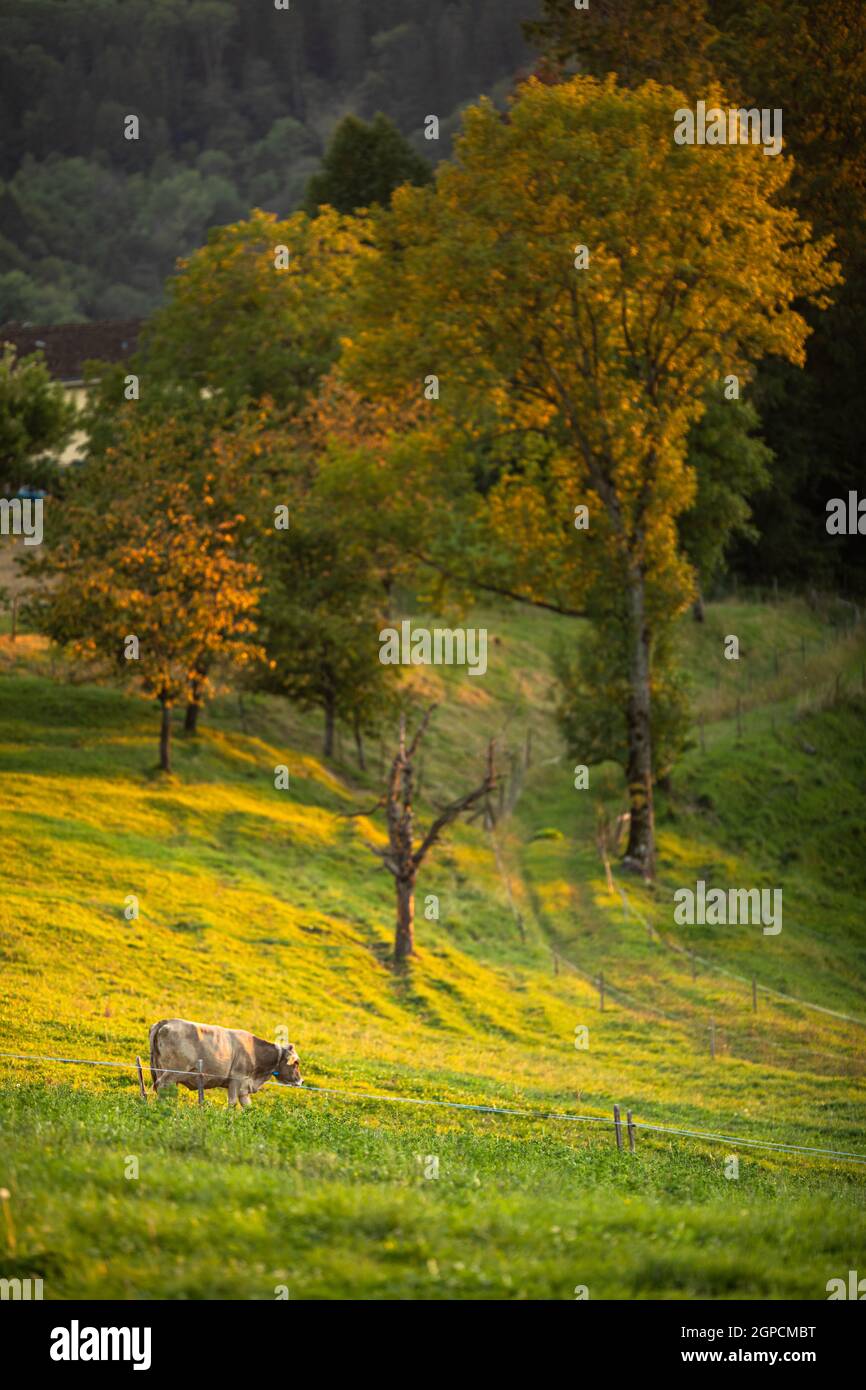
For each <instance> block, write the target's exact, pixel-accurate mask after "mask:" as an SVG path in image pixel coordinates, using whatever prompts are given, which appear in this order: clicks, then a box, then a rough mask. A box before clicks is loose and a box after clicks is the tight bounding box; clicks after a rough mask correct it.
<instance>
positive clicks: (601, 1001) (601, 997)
mask: <svg viewBox="0 0 866 1390" xmlns="http://www.w3.org/2000/svg"><path fill="white" fill-rule="evenodd" d="M598 1007H599V1009H600V1010H601V1012H602V1013H604V971H603V970H599V972H598Z"/></svg>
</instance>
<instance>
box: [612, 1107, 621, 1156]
mask: <svg viewBox="0 0 866 1390" xmlns="http://www.w3.org/2000/svg"><path fill="white" fill-rule="evenodd" d="M613 1127H614V1129H615V1130H616V1147H617V1148H618V1149H619V1151H620V1153H622V1120H621V1119H620V1118H619V1106H618V1105H615V1106H614V1107H613Z"/></svg>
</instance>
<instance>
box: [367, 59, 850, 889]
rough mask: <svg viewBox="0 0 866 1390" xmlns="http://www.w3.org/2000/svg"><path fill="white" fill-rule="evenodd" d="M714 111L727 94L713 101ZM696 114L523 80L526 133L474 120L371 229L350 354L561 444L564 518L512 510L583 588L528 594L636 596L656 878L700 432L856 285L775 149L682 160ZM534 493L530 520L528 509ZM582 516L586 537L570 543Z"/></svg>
mask: <svg viewBox="0 0 866 1390" xmlns="http://www.w3.org/2000/svg"><path fill="white" fill-rule="evenodd" d="M717 97H720V94H718V93H714V92H713V91H712V90H710V91H709V92H708V94H707V99H708V104H710V103H712V102H714V101H715V100H716V98H717ZM684 104H685V98H684V97H683V95H682V94H681V93H680V92H677V91H674V90H671V89H664V88H661V87H658V86H656V85H654V84H648V85H646V86H645V87H642V88H640V89H639V90H637V91H634V92H631V91H626V90H623V89H621V88H619V87H618V86H617V85H616V83H615V81H613V80H612V79H611V80H607V81H605V82H598V81H596V80H595V79H593V78H589V77H576V78H574V79H572V80H571V81H568V82H563V83H560V84H557V85H553V86H547V85H543V84H541V83H539V82H537V81H530V82H528V83H526V84H524V85H523V86H521V88H520V89H519V90H518V93H517V94H516V96H515V99H514V101H513V102H512V105H511V108H510V111H509V113H508V115H507V118H503V117H502V116H501V115H500V114H499V113H498V112H497V111H496V110H495V109H494V107H493V106H492V105H491V104H490V103H488V102H482V103H481V104H480V105H478V106H476V107H473V108H470V110H469V111H468V112H467V114H466V117H465V124H464V130H463V134H462V136H461V138H460V139H459V141H458V142H457V148H456V158H455V161H454V162H453V164H450V165H447V166H443V167H441V168H440V172H439V175H438V177H437V183H436V187H435V189H413V188H408V187H406V188H402V189H399V190H398V191H397V192H396V193H395V195H394V198H393V200H392V205H391V209H390V210H389V211H387V212H381V213H377V214H375V215H374V217H373V219H372V225H373V228H374V233H373V235H374V237H375V240H376V244H377V247H378V255H377V257H376V259H375V260H374V261H372V262H370V263H369V265H368V266H367V267H366V268H365V269H362V272H361V283H362V291H361V299H360V307H359V310H358V326H357V328H356V330H355V334H354V343H353V346H352V347H351V349H350V351H349V355H348V368H349V370H350V371H351V372H352V373H354V374H355V376H356V378H357V379H359V380H362V381H364V382H366V383H368V385H369V384H370V383H375V384H377V385H378V387H379V389H380V390H381V391H387V390H389V389H393V388H394V385H395V384H397V383H399V385H400V387H401V388H405V385H406V383H407V381H414V382H415V383H416V384H417V386H420V383H421V382H423V381H424V379H425V377H426V376H427V375H428V374H430V373H431V372H432V373H435V374H436V376H437V377H438V380H439V384H440V395H441V400H440V405H441V406H442V407H443V408H444V409H446V410H453V411H455V412H457V413H460V414H462V415H465V416H468V417H471V416H472V415H473V413H476V414H482V413H483V414H487V413H489V411H490V410H491V408H495V410H496V412H497V413H498V414H499V416H500V417H501V420H502V422H503V427H510V428H513V429H515V430H520V429H523V430H531V429H534V430H535V431H537V432H539V433H541V434H542V435H544V436H545V437H546V438H547V439H548V440H549V441H550V444H551V447H552V449H553V455H554V457H555V458H556V459H557V460H558V462H557V470H558V471H557V478H558V480H559V484H560V486H559V488H558V490H557V491H556V492H555V495H554V497H553V500H552V501H549V500H547V496H545V495H542V496H540V497H539V495H538V493H537V492H536V493H535V496H534V497H533V496H532V492H533V489H532V487H531V485H530V484H529V483H528V482H527V481H526V480H525V479H518V483H519V485H518V486H517V487H510V488H508V489H507V491H506V490H505V489H506V484H505V483H503V482H500V483H499V484H498V485H497V488H496V489H495V492H496V493H497V494H498V495H499V496H500V498H501V497H502V496H503V493H505V496H504V502H503V505H502V524H503V526H504V528H505V531H506V533H510V534H511V535H512V536H513V537H514V550H515V552H516V553H523V554H526V553H528V554H529V555H531V556H533V557H535V553H536V549H537V545H536V533H535V529H534V528H533V527H532V525H531V523H530V520H529V518H530V517H532V518H534V516H535V514H536V513H539V512H540V513H545V512H547V515H546V517H545V519H544V520H543V524H542V525H541V526H540V527H539V528H538V535H539V536H540V537H542V538H543V541H544V543H546V541H547V537H548V535H549V533H550V532H553V533H554V535H555V537H556V552H555V553H559V554H563V552H564V546H565V541H564V538H565V536H566V535H568V536H569V538H570V541H571V557H572V558H571V559H570V561H567V573H568V577H569V587H570V594H569V596H568V598H567V600H566V601H565V602H559V603H557V604H551V595H550V593H549V592H547V591H546V589H545V588H541V587H540V585H539V580H540V581H541V582H543V577H544V574H545V572H548V571H549V569H550V561H549V560H548V559H546V558H543V557H542V558H537V559H535V558H534V559H533V560H532V562H531V563H530V564H529V566H528V568H526V567H522V568H519V569H515V570H514V574H513V580H512V582H511V584H510V585H509V586H507V587H509V588H510V590H511V591H512V592H514V593H515V594H516V595H517V596H518V597H522V598H524V599H530V600H535V601H543V602H546V603H548V605H549V606H559V607H561V608H563V609H564V610H566V611H572V612H581V611H584V605H585V602H586V600H587V598H588V597H589V598H592V597H593V595H595V596H596V600H597V596H598V595H599V593H600V592H602V591H603V589H601V590H600V588H599V586H600V585H601V586H605V585H606V586H608V588H612V589H613V590H614V591H615V592H616V593H618V594H621V595H622V596H623V601H624V605H625V612H626V619H625V621H626V633H627V636H626V643H627V673H628V674H627V697H626V709H625V719H626V738H627V750H628V751H627V775H628V784H629V798H630V806H631V820H630V831H629V843H628V847H627V853H626V860H625V862H626V864H627V865H628V866H629V867H632V868H634V869H635V870H637V871H638V872H640V873H642V874H644V875H647V876H649V875H651V874H652V873H653V871H654V859H655V841H654V819H653V755H652V727H651V726H652V716H651V702H652V694H651V692H652V671H653V661H654V648H655V638H656V631H657V626H658V623H659V622H662V623H666V622H669V621H671V619H672V618H673V617H675V616H676V615H677V614H678V613H680V612H682V611H683V610H684V609H685V607H686V606H687V605H688V603H689V601H690V599H691V597H692V595H693V576H692V571H691V567H690V566H689V564H688V561H687V559H686V557H685V556H684V554H683V553H682V549H681V546H680V544H679V541H678V535H677V520H678V517H679V516H680V515H681V514H682V513H683V512H684V511H686V510H687V509H688V508H689V507H690V506H691V504H692V502H693V499H694V496H695V488H696V478H695V475H694V469H693V468H692V467H691V466H690V465H689V463H688V460H687V440H688V434H689V430H690V428H691V426H692V425H693V424H694V423H695V422H696V421H698V420H699V419H700V418H701V416H702V414H703V412H704V410H705V408H706V405H705V403H706V397H707V391H708V390H709V389H710V388H711V387H712V385H713V384H714V383H716V382H720V381H722V380H723V379H724V378H725V377H726V376H728V375H729V374H733V375H736V376H737V377H738V379H739V381H740V382H741V383H742V384H746V383H748V381H749V380H750V379H751V376H752V373H753V370H754V364H755V362H756V361H757V360H759V359H760V358H761V357H762V356H764V355H765V354H768V353H775V354H777V355H779V356H782V357H786V358H788V359H789V360H791V361H793V362H795V363H801V362H802V360H803V344H804V341H805V338H806V334H807V326H806V323H805V321H804V319H803V317H802V315H801V314H800V313H799V312H798V311H797V310H796V309H795V308H794V307H793V305H794V301H795V300H797V299H799V300H804V299H805V300H809V301H811V302H812V303H814V304H815V305H817V306H819V307H822V306H824V305H825V304H826V302H827V300H826V298H825V291H826V290H827V288H828V287H829V286H831V285H832V284H833V283H834V282H835V281H836V279H837V278H838V275H837V269H836V268H835V266H833V265H832V264H831V263H829V262H828V259H827V256H828V247H827V245H826V244H825V243H823V242H822V243H815V242H813V241H812V240H811V239H810V229H809V227H808V225H806V224H804V223H803V222H802V221H801V220H800V219H799V218H798V217H797V215H796V213H795V212H794V211H793V210H792V209H790V208H787V207H782V206H779V205H778V195H779V194H780V192H781V190H782V189H783V188H784V186H785V183H786V180H787V178H788V175H789V168H788V161H787V160H786V159H785V158H784V157H783V156H779V157H776V158H768V157H767V156H766V155H765V154H764V152H763V150H762V149H761V148H760V147H759V146H752V145H731V146H707V145H703V146H697V145H694V146H692V145H680V144H677V143H676V142H675V141H674V138H673V134H674V113H675V112H676V111H677V109H678V108H680V107H682V106H683V105H684ZM521 493H522V494H523V496H524V499H526V498H527V497H529V498H530V500H531V501H532V508H531V510H530V512H529V513H528V512H527V510H526V506H525V505H524V506H520V505H518V506H516V507H515V506H514V505H513V499H514V498H520V496H521ZM548 496H549V494H548ZM575 504H585V506H586V509H587V518H588V529H584V530H579V529H573V521H574V506H575ZM551 506H552V507H553V511H552V512H550V507H551ZM588 535H592V536H593V546H594V550H593V552H590V551H589V549H588V547H585V546H584V541H585V540H586V538H587V536H588ZM584 554H586V557H587V559H588V560H591V563H590V564H588V565H587V566H586V567H585V568H584V566H583V565H582V563H581V561H582V559H583V558H584ZM602 558H603V563H601V560H602ZM533 574H535V575H537V576H538V580H536V581H535V582H533V580H532V575H533Z"/></svg>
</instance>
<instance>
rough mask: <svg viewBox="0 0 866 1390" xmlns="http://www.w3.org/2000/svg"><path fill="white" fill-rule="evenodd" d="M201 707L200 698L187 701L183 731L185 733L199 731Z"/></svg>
mask: <svg viewBox="0 0 866 1390" xmlns="http://www.w3.org/2000/svg"><path fill="white" fill-rule="evenodd" d="M200 709H201V705H200V704H199V702H198V700H188V701H187V706H186V714H185V715H184V720H183V731H184V733H185V734H197V733H198V712H199V710H200Z"/></svg>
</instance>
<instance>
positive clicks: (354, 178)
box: [307, 111, 433, 214]
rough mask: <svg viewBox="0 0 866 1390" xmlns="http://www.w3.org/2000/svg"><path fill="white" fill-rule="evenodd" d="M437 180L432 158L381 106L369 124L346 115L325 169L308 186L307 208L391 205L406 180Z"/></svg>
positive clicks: (312, 210)
mask: <svg viewBox="0 0 866 1390" xmlns="http://www.w3.org/2000/svg"><path fill="white" fill-rule="evenodd" d="M432 179H433V170H432V168H431V167H430V165H429V164H428V163H427V160H426V159H422V157H421V155H419V154H416V153H415V151H414V150H413V149H412V146H411V145H410V144H409V142H408V140H405V139H404V138H403V136H402V135H401V134H400V132H399V130H398V129H397V127H396V126H395V124H394V122H393V121H390V120H389V119H388V117H387V116H383V115H382V113H381V111H380V112H379V113H378V114H377V115H376V116H374V117H373V120H372V121H371V122H370V123H369V125H368V124H367V123H366V122H365V121H361V120H359V119H358V117H357V116H344V118H343V120H342V121H341V122H340V124H339V125H338V126H337V128H336V130H335V131H334V133H333V135H332V136H331V142H330V144H329V145H328V148H327V150H326V152H325V157H324V160H323V161H322V168H321V169H320V171H319V172H318V173H317V174H314V175H313V177H312V178H311V179H310V182H309V184H308V185H307V211H308V212H309V213H311V214H315V212H316V209H317V208H318V207H319V206H320V205H321V204H323V203H327V204H328V205H329V206H330V207H332V208H336V210H337V212H343V213H347V212H354V211H355V209H356V208H369V207H372V206H373V205H374V204H379V205H381V206H383V207H387V205H388V203H390V201H391V194H392V193H393V192H394V189H395V188H399V187H400V185H401V184H402V183H414V184H425V183H430V182H431V181H432Z"/></svg>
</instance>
